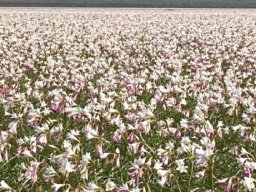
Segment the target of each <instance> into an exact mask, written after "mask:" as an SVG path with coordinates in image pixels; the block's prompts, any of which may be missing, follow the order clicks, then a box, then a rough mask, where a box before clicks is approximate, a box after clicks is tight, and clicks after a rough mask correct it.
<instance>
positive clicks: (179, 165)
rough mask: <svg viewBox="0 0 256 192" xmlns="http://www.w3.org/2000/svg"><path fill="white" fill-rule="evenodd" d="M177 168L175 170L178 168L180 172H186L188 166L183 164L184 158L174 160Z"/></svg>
mask: <svg viewBox="0 0 256 192" xmlns="http://www.w3.org/2000/svg"><path fill="white" fill-rule="evenodd" d="M175 163H176V165H177V168H176V170H178V171H179V172H181V173H187V172H188V171H187V168H188V166H186V165H185V162H184V159H179V160H176V161H175Z"/></svg>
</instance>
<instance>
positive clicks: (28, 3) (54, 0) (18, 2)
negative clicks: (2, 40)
mask: <svg viewBox="0 0 256 192" xmlns="http://www.w3.org/2000/svg"><path fill="white" fill-rule="evenodd" d="M0 6H2V7H8V6H10V7H11V6H13V7H170V8H172V7H173V8H256V0H0Z"/></svg>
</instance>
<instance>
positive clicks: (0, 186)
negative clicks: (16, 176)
mask: <svg viewBox="0 0 256 192" xmlns="http://www.w3.org/2000/svg"><path fill="white" fill-rule="evenodd" d="M0 189H1V190H8V191H11V187H10V186H9V185H8V184H7V183H6V182H5V181H4V180H2V181H1V182H0Z"/></svg>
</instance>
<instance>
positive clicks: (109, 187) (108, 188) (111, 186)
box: [106, 180, 116, 191]
mask: <svg viewBox="0 0 256 192" xmlns="http://www.w3.org/2000/svg"><path fill="white" fill-rule="evenodd" d="M115 188H116V184H115V183H114V182H113V181H111V180H108V181H107V183H106V191H112V190H114V189H115Z"/></svg>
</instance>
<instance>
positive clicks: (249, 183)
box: [242, 177, 255, 191]
mask: <svg viewBox="0 0 256 192" xmlns="http://www.w3.org/2000/svg"><path fill="white" fill-rule="evenodd" d="M242 183H243V185H244V187H245V188H246V189H247V190H249V191H252V190H254V189H255V179H253V178H251V177H244V180H243V181H242Z"/></svg>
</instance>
